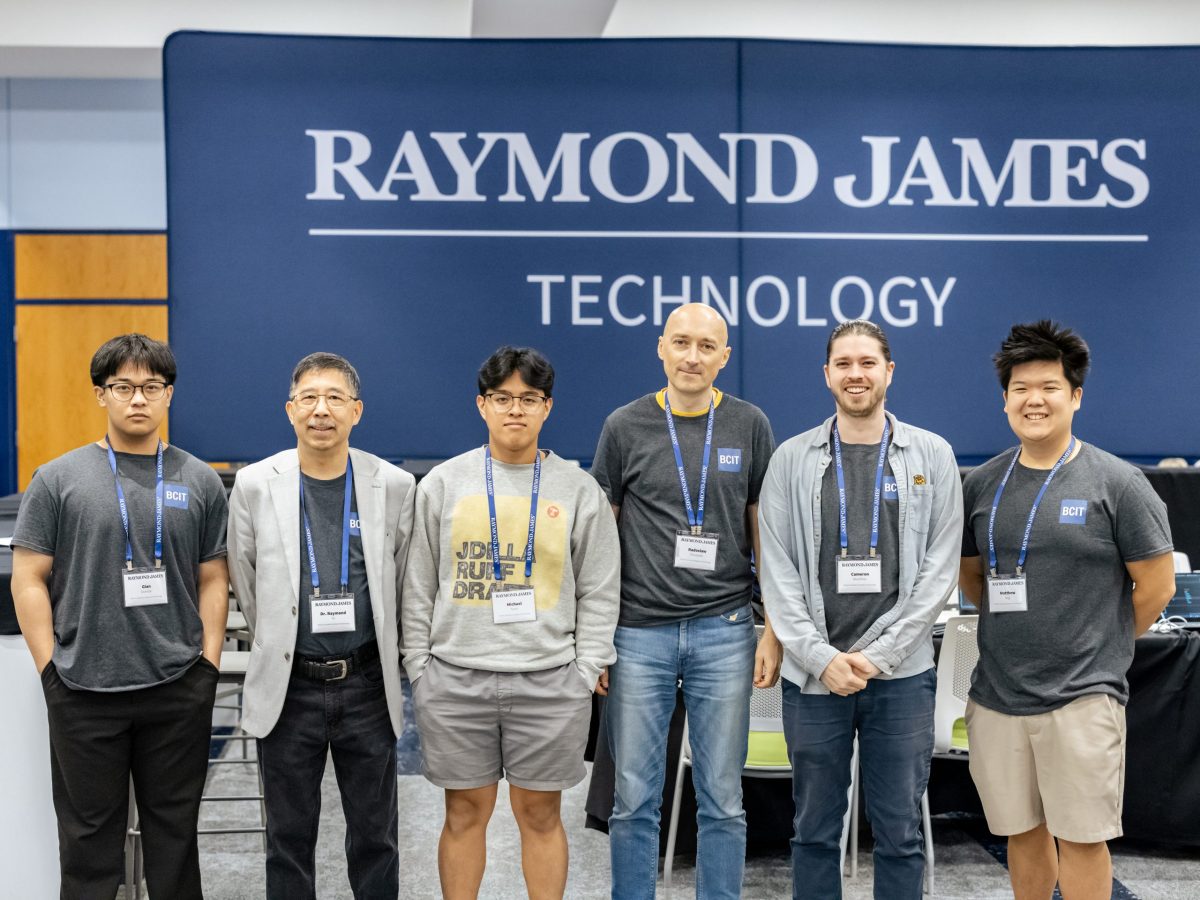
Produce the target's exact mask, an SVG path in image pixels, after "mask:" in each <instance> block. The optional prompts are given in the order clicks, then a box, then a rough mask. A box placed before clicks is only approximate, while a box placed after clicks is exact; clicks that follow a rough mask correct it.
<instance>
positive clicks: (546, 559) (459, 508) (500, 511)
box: [401, 347, 621, 900]
mask: <svg viewBox="0 0 1200 900" xmlns="http://www.w3.org/2000/svg"><path fill="white" fill-rule="evenodd" d="M553 388H554V369H553V368H551V366H550V363H549V362H548V361H547V360H546V358H545V357H544V356H542V355H541V354H540V353H538V352H537V351H536V350H531V349H528V348H521V349H517V348H513V347H501V348H500V349H499V350H497V351H496V352H495V353H494V354H492V356H491V357H490V358H489V359H488V360H487V361H486V362H485V363H484V364H483V367H482V368H481V369H480V370H479V396H478V398H477V399H476V405H477V407H478V409H479V414H480V415H481V416H482V417H483V419H484V421H485V422H486V423H487V427H488V442H487V444H485V445H484V446H483V447H481V448H477V449H475V450H471V451H469V452H467V453H464V454H462V455H460V456H457V457H455V458H454V459H451V460H449V461H447V462H445V463H443V464H442V465H440V466H437V467H436V468H434V469H433V471H431V472H430V473H429V474H428V475H427V476H426V477H425V478H424V480H422V481H421V483H420V485H418V488H417V509H416V521H415V523H414V527H413V537H412V541H411V543H410V545H409V546H410V550H409V556H408V569H407V571H406V573H405V579H404V590H403V599H402V602H401V625H402V631H401V634H402V637H401V650H402V652H403V654H404V666H405V668H406V669H407V670H408V676H409V678H411V679H412V683H413V703H414V712H415V715H416V721H417V729H418V730H419V731H420V734H421V744H422V749H423V752H424V758H425V777H426V778H428V779H429V780H430V781H432V782H433V783H434V784H436V785H438V786H439V787H441V788H444V789H445V791H446V821H445V825H444V827H443V829H442V836H441V840H440V842H439V844H438V871H439V874H440V875H441V884H442V894H443V896H444V897H446V898H447V900H459V898H472V897H475V896H477V895H478V893H479V885H480V882H481V880H482V879H483V870H484V863H485V859H486V846H485V838H486V834H487V824H488V820H489V819H490V818H491V815H492V810H493V808H494V807H495V805H496V787H497V783H498V782H499V780H500V779H501V778H507V779H508V783H509V787H510V792H509V793H510V798H511V802H512V807H513V813H514V815H515V816H516V819H517V825H518V827H519V828H520V831H521V868H522V871H523V873H524V875H525V883H526V887H527V888H528V891H529V896H530V897H537V898H553V897H560V898H561V897H562V896H563V893H564V891H565V889H566V883H567V836H566V832H565V831H564V830H563V826H562V821H561V818H560V816H559V804H560V800H561V795H562V791H563V790H564V789H565V788H569V787H572V786H573V785H575V784H578V783H579V782H580V781H581V780H583V777H584V775H585V769H584V764H583V753H584V747H585V745H586V744H587V737H588V726H589V724H590V722H591V712H592V700H591V697H592V691H593V689H594V688H595V687H596V683H597V681H598V680H599V678H600V673H601V671H602V670H603V669H604V667H605V666H607V665H609V664H611V663H612V662H613V660H614V659H616V651H615V650H614V647H613V632H614V631H615V630H616V627H617V615H618V611H619V605H620V568H621V565H620V544H619V541H618V538H617V524H616V520H615V519H614V517H613V513H612V509H611V508H610V507H609V504H608V499H607V497H605V495H604V493H603V492H602V491H601V490H600V485H599V484H597V483H596V481H595V480H594V479H593V478H592V477H591V476H590V475H588V474H587V473H585V472H584V471H583V470H582V469H580V468H579V466H577V465H575V464H573V463H569V462H567V461H565V460H563V459H561V458H560V457H558V456H555V455H554V454H553V453H551V452H550V451H548V450H539V449H538V434H539V433H540V432H541V429H542V425H543V424H544V423H545V421H546V418H547V417H548V416H549V414H550V409H551V406H552V405H553V403H554V401H553V400H552V399H551V393H552V391H553Z"/></svg>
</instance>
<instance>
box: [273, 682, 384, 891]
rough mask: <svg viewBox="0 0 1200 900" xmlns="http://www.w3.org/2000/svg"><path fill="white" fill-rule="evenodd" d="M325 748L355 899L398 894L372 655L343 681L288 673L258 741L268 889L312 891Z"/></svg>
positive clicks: (379, 689) (380, 696) (380, 697)
mask: <svg viewBox="0 0 1200 900" xmlns="http://www.w3.org/2000/svg"><path fill="white" fill-rule="evenodd" d="M331 752H332V755H333V768H334V771H335V773H336V774H337V782H338V789H339V791H340V793H341V797H342V812H343V813H344V814H345V817H346V866H347V875H348V876H349V879H350V890H351V891H352V892H353V894H354V896H355V898H356V900H395V898H396V896H397V895H398V894H399V893H400V854H399V851H398V848H397V840H398V836H397V826H398V824H399V817H398V806H397V799H396V735H395V733H394V732H393V731H392V721H391V719H390V718H389V716H388V708H387V699H386V697H385V696H384V692H383V669H382V667H381V664H380V662H379V659H378V658H375V659H372V660H370V661H368V662H366V663H364V664H363V665H362V666H361V667H360V668H356V669H355V670H354V671H352V672H351V673H350V674H349V675H348V676H347V677H346V678H345V679H343V680H341V681H329V682H321V681H313V680H310V679H308V678H305V677H303V676H302V675H298V674H296V673H292V677H291V680H290V681H289V682H288V692H287V698H286V699H285V700H284V702H283V711H282V712H281V713H280V715H279V721H278V722H277V723H276V724H275V727H274V728H272V729H271V733H270V734H268V735H267V736H266V737H265V738H261V739H260V740H259V741H258V765H259V770H260V771H261V772H262V779H263V788H264V790H265V794H266V805H267V892H266V894H267V897H268V898H269V900H314V898H315V897H316V871H315V866H316V858H315V853H316V845H317V827H318V825H319V824H320V821H321V779H322V777H323V776H324V774H325V759H326V757H327V756H328V755H329V754H330V753H331Z"/></svg>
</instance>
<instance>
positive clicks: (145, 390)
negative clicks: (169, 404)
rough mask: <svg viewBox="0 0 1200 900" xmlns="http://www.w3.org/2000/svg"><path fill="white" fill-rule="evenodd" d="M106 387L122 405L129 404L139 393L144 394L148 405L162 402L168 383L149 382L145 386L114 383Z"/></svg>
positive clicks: (124, 382)
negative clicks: (156, 401) (157, 401)
mask: <svg viewBox="0 0 1200 900" xmlns="http://www.w3.org/2000/svg"><path fill="white" fill-rule="evenodd" d="M104 387H105V389H106V390H109V391H111V392H112V395H113V396H114V397H115V398H116V399H117V400H119V401H121V402H122V403H128V402H129V401H130V400H132V399H133V395H134V394H136V393H137V392H138V391H141V392H142V396H143V397H145V398H146V402H147V403H153V402H154V401H155V400H161V399H162V398H163V395H165V394H166V393H167V383H166V382H165V381H147V382H146V383H145V384H130V383H129V382H127V381H114V382H113V383H112V384H106V385H105V386H104Z"/></svg>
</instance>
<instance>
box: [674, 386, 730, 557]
mask: <svg viewBox="0 0 1200 900" xmlns="http://www.w3.org/2000/svg"><path fill="white" fill-rule="evenodd" d="M663 410H664V412H665V413H666V415H667V431H668V432H669V433H670V435H671V449H672V450H674V451H675V467H676V468H677V469H678V471H679V486H680V488H682V489H683V508H684V510H685V511H686V512H687V521H688V530H687V531H677V532H675V568H677V569H700V570H701V571H704V572H712V571H714V570H715V569H716V568H717V540H718V537H719V536H718V535H717V534H716V532H712V531H705V530H704V495H705V493H706V492H707V491H708V460H709V457H710V456H711V455H712V439H713V415H714V413H715V412H716V404H715V403H714V402H713V399H712V398H711V397H710V398H709V400H708V425H707V427H706V428H705V431H704V460H703V462H702V463H701V466H700V494H699V496H698V497H697V498H696V506H695V508H694V509H693V508H692V492H691V491H690V490H688V483H687V473H686V472H685V471H684V469H683V452H682V451H681V450H680V449H679V434H678V432H676V430H675V417H674V416H673V415H671V399H670V397H669V396H668V395H667V393H666V392H663Z"/></svg>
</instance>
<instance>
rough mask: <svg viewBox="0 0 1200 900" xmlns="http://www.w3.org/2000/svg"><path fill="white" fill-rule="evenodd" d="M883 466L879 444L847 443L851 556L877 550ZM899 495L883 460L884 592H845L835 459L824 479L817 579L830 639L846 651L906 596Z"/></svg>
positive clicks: (881, 529)
mask: <svg viewBox="0 0 1200 900" xmlns="http://www.w3.org/2000/svg"><path fill="white" fill-rule="evenodd" d="M878 465H879V445H878V444H846V443H843V444H842V467H843V470H844V472H845V479H846V531H847V533H848V534H849V537H850V541H849V544H850V546H849V548H848V552H849V554H850V555H851V556H867V555H868V554H869V552H870V548H871V511H872V509H873V507H874V500H875V472H876V469H877V467H878ZM899 505H900V504H899V494H898V493H897V492H896V479H895V478H894V477H892V466H891V463H889V462H888V461H887V460H884V464H883V487H882V490H881V492H880V501H879V545H878V547H877V548H876V553H877V554H878V555H879V557H880V565H881V566H882V569H883V572H882V578H881V584H882V585H883V590H882V591H881V592H880V593H878V594H839V593H838V592H837V568H836V566H837V558H838V556H840V555H841V552H842V548H841V528H840V526H839V503H838V485H837V468H836V466H835V465H834V463H832V462H831V463H830V464H829V467H828V468H827V469H826V470H825V476H824V478H823V479H822V482H821V557H820V564H819V568H818V570H817V578H818V581H819V583H820V585H821V597H822V598H823V599H824V601H825V627H826V628H827V629H828V630H829V643H830V644H831V645H833V646H834V647H836V648H837V649H838V650H841V651H842V652H843V653H845V652H846V651H847V650H849V649H850V648H851V647H852V646H854V642H855V641H857V640H858V639H859V638H860V637H862V636H863V635H864V634H865V633H866V631H867V629H868V628H870V627H871V625H872V623H874V622H875V620H876V619H878V618H879V617H880V616H882V615H883V614H884V613H886V612H887V611H888V610H889V609H891V608H892V607H893V606H895V605H896V601H897V600H898V599H899V598H900V532H899V517H900V511H899V509H898V507H899Z"/></svg>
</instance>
